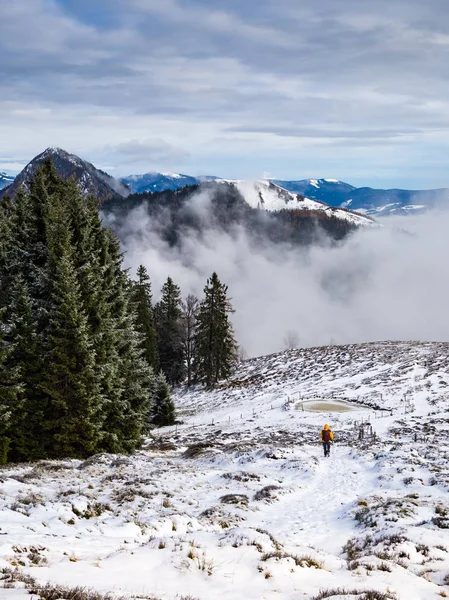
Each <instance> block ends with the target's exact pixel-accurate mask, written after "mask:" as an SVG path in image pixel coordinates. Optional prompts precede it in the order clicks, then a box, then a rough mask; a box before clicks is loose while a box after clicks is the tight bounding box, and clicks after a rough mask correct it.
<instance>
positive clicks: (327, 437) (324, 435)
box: [320, 423, 334, 456]
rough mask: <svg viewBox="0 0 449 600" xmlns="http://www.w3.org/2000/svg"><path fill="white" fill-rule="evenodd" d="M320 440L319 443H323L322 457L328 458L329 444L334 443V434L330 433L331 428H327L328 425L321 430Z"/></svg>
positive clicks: (329, 453)
mask: <svg viewBox="0 0 449 600" xmlns="http://www.w3.org/2000/svg"><path fill="white" fill-rule="evenodd" d="M320 438H321V441H322V442H323V450H324V456H330V455H331V442H333V441H334V434H333V433H332V431H331V428H330V427H329V425H328V424H327V423H326V425H325V426H324V427H323V430H322V431H321V433H320Z"/></svg>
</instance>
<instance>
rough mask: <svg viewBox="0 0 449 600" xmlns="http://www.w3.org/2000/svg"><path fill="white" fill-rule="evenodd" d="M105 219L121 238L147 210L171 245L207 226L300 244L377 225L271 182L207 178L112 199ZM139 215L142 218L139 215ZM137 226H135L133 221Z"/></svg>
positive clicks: (257, 238) (338, 237) (155, 229)
mask: <svg viewBox="0 0 449 600" xmlns="http://www.w3.org/2000/svg"><path fill="white" fill-rule="evenodd" d="M102 210H103V214H104V216H105V218H106V219H107V220H108V222H110V224H111V226H112V227H113V228H114V229H115V231H116V233H117V234H118V236H119V237H120V239H122V240H124V239H125V238H127V236H132V235H133V226H134V227H135V226H136V225H138V226H140V222H141V221H142V213H141V212H137V211H144V212H145V213H146V214H147V215H148V216H149V217H150V221H149V224H150V226H151V230H152V231H153V232H155V233H157V234H158V235H159V236H160V237H161V238H162V239H164V240H165V241H166V242H167V243H169V244H170V245H172V246H173V245H176V244H178V242H179V241H180V239H181V237H182V236H183V235H185V233H186V232H188V231H191V232H192V233H193V234H195V233H199V232H201V231H204V230H206V229H217V230H221V231H226V232H232V231H234V230H235V228H236V226H243V227H244V228H245V230H246V231H247V232H248V234H249V235H250V236H251V238H252V239H253V240H254V241H256V242H257V241H260V242H263V243H266V242H267V241H271V242H275V243H279V242H290V243H292V244H295V245H307V244H311V243H319V242H320V241H321V240H322V239H323V234H326V235H325V236H324V237H326V239H333V240H336V241H338V240H341V239H343V238H344V237H346V236H347V235H348V234H349V233H351V232H352V231H355V230H356V229H357V228H358V227H360V226H369V227H371V226H373V225H374V224H375V222H374V221H373V220H372V219H370V218H369V217H365V216H363V215H360V214H358V213H354V212H351V211H348V210H345V209H336V208H333V207H329V206H327V205H325V204H323V203H320V202H316V201H313V200H309V199H306V198H304V197H303V196H299V195H297V194H293V193H291V192H288V191H287V190H283V189H281V188H279V187H278V186H275V185H274V184H271V183H268V182H255V183H249V182H225V181H219V182H207V183H203V184H200V185H197V186H192V187H187V188H182V189H179V190H175V191H171V190H167V191H165V192H160V193H155V194H132V195H130V196H129V197H128V198H127V199H126V201H125V202H123V201H121V200H120V199H111V200H108V201H106V202H105V203H104V204H103V207H102ZM137 214H139V215H140V216H139V217H138V218H137V221H136V220H135V218H134V219H133V218H131V217H133V215H137ZM133 224H135V225H133Z"/></svg>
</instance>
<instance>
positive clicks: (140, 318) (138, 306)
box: [133, 265, 159, 372]
mask: <svg viewBox="0 0 449 600" xmlns="http://www.w3.org/2000/svg"><path fill="white" fill-rule="evenodd" d="M133 301H134V305H135V310H136V327H137V330H138V331H139V332H140V333H141V334H142V337H143V340H142V350H143V356H144V358H145V360H146V361H147V363H148V364H149V365H150V367H151V368H152V369H153V371H154V372H157V370H158V368H159V357H158V352H157V340H156V328H155V326H154V318H153V307H152V301H151V283H150V277H149V275H148V272H147V270H146V268H145V267H144V266H143V265H140V266H139V268H138V269H137V282H135V283H134V286H133Z"/></svg>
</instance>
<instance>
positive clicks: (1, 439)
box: [0, 310, 21, 465]
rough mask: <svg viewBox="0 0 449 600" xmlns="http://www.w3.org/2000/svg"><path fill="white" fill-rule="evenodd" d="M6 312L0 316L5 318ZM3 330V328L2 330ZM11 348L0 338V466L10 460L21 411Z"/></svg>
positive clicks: (18, 384) (16, 374)
mask: <svg viewBox="0 0 449 600" xmlns="http://www.w3.org/2000/svg"><path fill="white" fill-rule="evenodd" d="M4 315H5V310H3V311H2V314H1V315H0V317H1V318H3V317H4ZM2 329H3V328H2ZM9 354H10V348H9V347H8V345H7V344H6V343H5V340H4V334H3V333H1V337H0V465H4V464H6V462H7V460H8V454H9V448H10V443H11V432H12V429H13V425H14V416H15V414H16V412H17V411H18V409H19V406H18V402H19V400H18V396H19V393H20V390H21V386H20V379H19V372H18V369H17V368H16V367H14V368H11V367H10V365H9V364H8V357H9Z"/></svg>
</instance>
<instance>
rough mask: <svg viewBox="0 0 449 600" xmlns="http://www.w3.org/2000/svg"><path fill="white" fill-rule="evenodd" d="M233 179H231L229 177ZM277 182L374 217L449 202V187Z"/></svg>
mask: <svg viewBox="0 0 449 600" xmlns="http://www.w3.org/2000/svg"><path fill="white" fill-rule="evenodd" d="M208 180H209V181H211V180H215V181H225V180H221V179H220V178H218V177H192V176H191V175H184V174H180V173H147V174H145V175H130V176H128V177H124V178H123V179H122V181H123V182H124V183H125V184H126V185H127V186H128V187H129V188H130V189H131V191H132V192H135V193H146V192H162V191H164V190H176V189H179V188H183V187H185V186H186V185H195V184H199V183H202V182H204V181H208ZM230 181H232V180H230ZM270 181H271V182H272V183H274V184H275V185H277V186H279V187H281V188H284V189H285V190H288V191H289V192H293V193H295V194H300V195H302V196H305V197H306V198H310V199H311V200H318V201H319V202H324V203H325V204H328V205H329V206H333V207H341V208H350V209H351V210H354V211H357V212H361V213H363V214H366V215H370V216H373V217H380V216H389V215H409V214H416V213H420V212H424V211H426V210H428V209H430V208H434V207H435V206H438V205H440V204H444V203H445V202H446V203H449V189H435V190H400V189H391V190H383V189H375V188H370V187H361V188H357V187H355V186H353V185H350V184H349V183H346V182H344V181H339V180H337V179H301V180H298V181H296V180H294V181H286V180H280V179H271V180H270Z"/></svg>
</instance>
